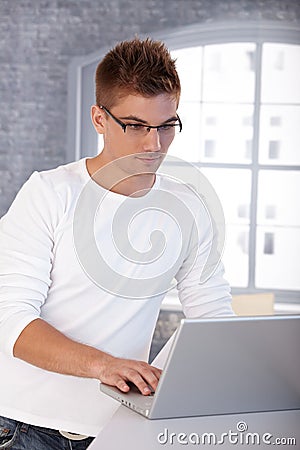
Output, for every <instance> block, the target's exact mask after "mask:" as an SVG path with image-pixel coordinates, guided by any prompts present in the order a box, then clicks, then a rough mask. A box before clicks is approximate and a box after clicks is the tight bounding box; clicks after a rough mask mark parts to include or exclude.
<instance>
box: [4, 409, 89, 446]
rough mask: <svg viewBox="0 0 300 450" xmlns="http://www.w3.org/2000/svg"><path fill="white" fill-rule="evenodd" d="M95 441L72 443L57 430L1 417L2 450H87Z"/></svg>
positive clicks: (86, 440) (87, 439) (85, 440)
mask: <svg viewBox="0 0 300 450" xmlns="http://www.w3.org/2000/svg"><path fill="white" fill-rule="evenodd" d="M93 439H94V438H92V437H89V438H86V439H84V440H82V441H71V440H69V439H67V438H65V437H63V436H62V435H61V434H60V433H59V432H58V431H56V430H51V429H50V428H43V427H37V426H33V425H28V424H25V423H22V422H18V421H17V420H13V419H7V418H6V417H1V416H0V450H1V449H7V448H8V449H11V450H85V449H86V448H88V446H89V445H90V443H91V442H92V441H93Z"/></svg>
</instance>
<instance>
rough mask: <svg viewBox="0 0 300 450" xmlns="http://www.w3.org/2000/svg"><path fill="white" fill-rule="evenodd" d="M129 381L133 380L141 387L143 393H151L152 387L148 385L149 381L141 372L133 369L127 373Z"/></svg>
mask: <svg viewBox="0 0 300 450" xmlns="http://www.w3.org/2000/svg"><path fill="white" fill-rule="evenodd" d="M127 379H128V381H131V382H132V383H133V384H135V385H136V387H137V388H138V389H139V391H140V392H141V394H143V395H149V394H151V389H150V388H149V386H148V382H146V381H145V379H144V378H143V377H142V376H141V375H140V373H139V372H136V371H133V370H131V371H130V372H129V373H128V375H127Z"/></svg>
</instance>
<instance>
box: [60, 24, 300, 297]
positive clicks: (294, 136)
mask: <svg viewBox="0 0 300 450" xmlns="http://www.w3.org/2000/svg"><path fill="white" fill-rule="evenodd" d="M153 37H154V38H157V39H161V40H163V41H164V42H166V43H167V45H168V47H169V48H170V49H171V51H172V53H173V55H174V57H176V58H177V68H178V72H179V75H180V79H181V83H182V97H181V103H180V107H179V115H180V117H181V119H182V122H183V132H182V133H181V135H179V136H178V137H177V138H176V141H174V143H173V144H172V146H171V148H170V154H173V155H174V156H178V157H179V158H183V159H185V160H188V161H191V162H193V163H194V164H196V165H199V166H200V167H201V170H202V171H203V173H204V174H205V175H206V176H207V178H208V179H209V180H210V181H211V183H212V185H213V186H214V188H215V190H216V192H217V194H218V196H219V198H220V200H221V203H222V205H223V208H224V212H225V218H226V224H227V236H226V247H225V253H224V258H223V260H224V263H225V267H226V276H227V278H228V280H229V281H230V283H231V285H232V287H233V292H234V293H247V292H260V291H273V292H275V294H276V299H277V301H278V300H279V301H294V302H295V301H297V302H300V266H299V264H298V257H299V254H300V208H299V200H298V195H297V194H298V192H300V132H299V124H300V84H299V81H298V76H299V73H300V36H299V30H298V29H297V28H294V29H293V28H292V25H291V24H288V25H285V24H281V25H279V24H278V22H277V23H274V24H273V23H270V22H267V23H265V24H262V23H260V24H259V27H256V24H255V23H249V24H247V23H244V24H243V27H242V28H241V27H240V25H239V24H232V23H231V24H229V25H228V24H226V23H225V24H224V23H222V24H216V23H214V24H212V25H205V26H202V25H193V26H190V27H186V28H183V29H180V30H174V32H171V33H169V34H168V35H165V36H163V35H162V36H153ZM106 51H107V49H103V51H102V52H100V53H98V54H97V55H96V54H93V55H90V56H88V57H84V58H78V59H76V60H75V61H74V62H73V63H72V64H71V67H70V81H69V90H70V93H71V95H70V103H69V111H70V113H69V138H68V149H69V154H68V159H69V160H74V153H75V158H79V157H82V156H85V155H92V154H93V153H96V151H95V150H96V149H97V135H96V133H95V132H94V130H93V128H92V126H91V124H90V118H89V111H90V105H91V104H92V103H93V102H94V72H95V69H96V65H97V63H98V61H99V60H100V59H101V57H102V56H103V55H104V54H105V53H106ZM74 92H76V95H74V94H73V93H74ZM74 111H75V112H76V114H75V117H74ZM71 119H72V120H71Z"/></svg>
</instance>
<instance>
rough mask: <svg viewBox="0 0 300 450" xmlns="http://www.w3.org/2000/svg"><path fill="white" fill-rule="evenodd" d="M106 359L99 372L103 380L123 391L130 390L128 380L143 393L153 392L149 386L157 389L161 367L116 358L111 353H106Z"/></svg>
mask: <svg viewBox="0 0 300 450" xmlns="http://www.w3.org/2000/svg"><path fill="white" fill-rule="evenodd" d="M104 359H105V362H104V361H102V363H101V370H100V374H99V379H100V381H101V382H103V383H105V384H109V385H110V386H116V387H117V388H118V389H120V391H122V392H128V391H129V390H130V387H129V386H128V384H127V383H126V382H131V383H133V384H135V385H136V386H137V388H138V389H139V390H140V391H141V393H142V394H143V395H149V394H151V389H150V388H149V386H151V387H152V389H153V390H154V391H155V390H156V388H157V384H158V380H159V377H160V375H161V373H162V371H161V370H160V369H157V368H156V367H153V366H150V365H149V364H147V363H145V362H143V361H135V360H132V359H122V358H115V357H113V356H111V355H106V357H105V358H104Z"/></svg>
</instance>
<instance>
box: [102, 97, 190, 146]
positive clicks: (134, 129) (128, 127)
mask: <svg viewBox="0 0 300 450" xmlns="http://www.w3.org/2000/svg"><path fill="white" fill-rule="evenodd" d="M99 108H101V109H103V111H105V112H106V114H108V115H109V117H111V118H112V119H113V120H114V121H115V122H116V123H117V124H118V125H120V127H122V130H123V131H124V133H126V134H127V135H128V136H130V137H142V136H146V135H147V134H148V133H150V130H151V129H152V128H153V129H156V130H157V132H158V134H159V135H160V136H161V137H169V138H171V137H173V136H174V135H175V134H176V133H181V130H182V123H181V120H180V118H179V116H178V114H176V119H175V118H174V119H173V118H172V119H170V121H171V120H172V122H175V123H169V122H166V123H164V124H162V125H156V126H154V125H144V124H141V123H124V122H122V121H121V120H120V119H118V118H117V117H115V116H114V115H113V114H112V113H111V112H110V111H109V110H108V109H107V108H105V106H102V105H100V106H99ZM175 120H176V121H177V122H176V121H175Z"/></svg>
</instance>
